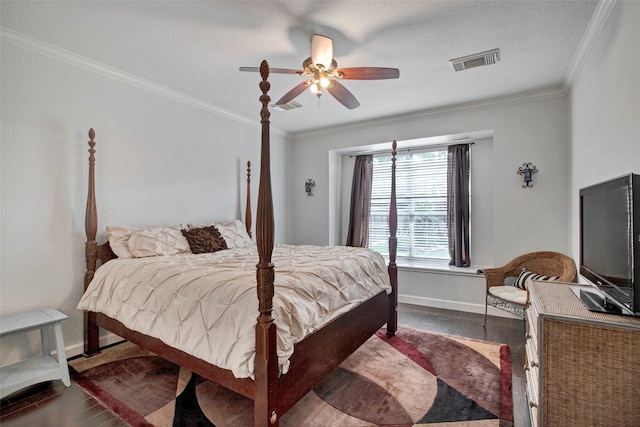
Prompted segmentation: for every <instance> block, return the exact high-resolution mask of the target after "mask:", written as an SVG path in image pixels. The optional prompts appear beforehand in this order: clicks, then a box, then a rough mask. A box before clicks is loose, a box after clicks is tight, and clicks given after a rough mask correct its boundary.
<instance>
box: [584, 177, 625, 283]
mask: <svg viewBox="0 0 640 427" xmlns="http://www.w3.org/2000/svg"><path fill="white" fill-rule="evenodd" d="M582 209H583V215H582V227H583V234H582V239H583V245H582V265H583V266H584V267H587V268H588V269H589V270H591V271H593V272H597V273H598V274H599V275H600V276H601V278H603V279H605V280H607V281H608V282H609V283H610V284H613V285H616V286H622V287H627V288H628V287H630V286H631V252H630V250H629V248H630V241H629V239H630V237H631V229H630V227H631V224H630V222H629V218H630V212H631V203H630V199H629V191H628V187H627V186H626V185H625V186H622V187H618V188H612V189H608V190H603V191H597V192H594V193H590V194H585V195H583V197H582Z"/></svg>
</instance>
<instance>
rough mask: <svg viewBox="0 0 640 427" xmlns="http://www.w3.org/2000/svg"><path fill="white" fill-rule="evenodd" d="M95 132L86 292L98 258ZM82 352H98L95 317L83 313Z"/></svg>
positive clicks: (87, 222)
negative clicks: (91, 319)
mask: <svg viewBox="0 0 640 427" xmlns="http://www.w3.org/2000/svg"><path fill="white" fill-rule="evenodd" d="M95 138H96V132H95V131H94V130H93V128H91V129H89V142H88V144H89V188H88V191H87V208H86V211H85V218H84V231H85V234H86V236H87V241H86V243H85V247H84V250H85V259H86V263H87V265H86V268H87V269H86V272H85V274H84V289H85V290H87V287H88V286H89V283H91V280H92V279H93V275H94V273H95V272H96V262H97V256H98V247H97V244H96V233H97V232H98V211H97V209H96V185H95V166H96V157H95V154H96V150H95V148H94V147H95V146H96V142H95ZM84 316H85V321H84V325H85V326H84V352H85V354H91V353H95V352H97V351H98V340H99V329H98V327H97V326H96V325H95V322H94V321H89V316H95V314H94V313H92V312H88V311H85V312H84Z"/></svg>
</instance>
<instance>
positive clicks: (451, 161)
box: [447, 144, 471, 267]
mask: <svg viewBox="0 0 640 427" xmlns="http://www.w3.org/2000/svg"><path fill="white" fill-rule="evenodd" d="M469 165H470V162H469V144H458V145H450V146H449V148H448V155H447V228H448V235H449V256H450V257H451V260H450V261H449V265H455V266H456V267H469V266H470V265H471V259H470V257H469Z"/></svg>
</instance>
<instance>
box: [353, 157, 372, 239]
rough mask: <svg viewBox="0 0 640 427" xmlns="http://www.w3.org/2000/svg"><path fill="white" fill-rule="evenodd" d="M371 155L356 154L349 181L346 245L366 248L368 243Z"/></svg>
mask: <svg viewBox="0 0 640 427" xmlns="http://www.w3.org/2000/svg"><path fill="white" fill-rule="evenodd" d="M372 174H373V155H372V154H365V155H360V156H356V162H355V165H354V168H353V181H352V183H351V207H350V209H349V232H348V233H347V242H346V245H347V246H356V247H363V248H366V247H367V245H368V243H369V213H370V211H371V181H372Z"/></svg>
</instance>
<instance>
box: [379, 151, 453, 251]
mask: <svg viewBox="0 0 640 427" xmlns="http://www.w3.org/2000/svg"><path fill="white" fill-rule="evenodd" d="M390 195H391V156H376V157H374V159H373V181H372V191H371V216H370V219H369V247H370V248H371V249H374V250H375V251H378V252H380V253H381V254H383V255H388V254H389V243H388V242H389V225H388V221H389V198H390ZM396 197H397V206H398V232H397V238H398V254H397V255H398V257H404V258H419V259H420V258H422V259H426V258H432V259H449V248H448V238H447V149H446V147H445V148H444V149H443V148H442V147H438V148H437V149H433V150H428V151H426V150H424V151H417V152H411V153H408V154H399V155H398V156H397V157H396Z"/></svg>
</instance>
